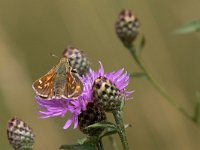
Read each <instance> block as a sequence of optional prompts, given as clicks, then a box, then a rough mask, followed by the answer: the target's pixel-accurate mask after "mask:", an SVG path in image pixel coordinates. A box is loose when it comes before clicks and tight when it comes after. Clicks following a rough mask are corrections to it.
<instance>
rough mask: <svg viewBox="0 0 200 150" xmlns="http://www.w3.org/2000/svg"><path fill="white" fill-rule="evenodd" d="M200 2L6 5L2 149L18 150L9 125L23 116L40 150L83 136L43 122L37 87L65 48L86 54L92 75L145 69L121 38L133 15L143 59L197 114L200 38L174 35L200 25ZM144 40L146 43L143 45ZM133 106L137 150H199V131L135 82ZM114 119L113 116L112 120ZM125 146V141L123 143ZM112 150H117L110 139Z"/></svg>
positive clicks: (50, 0)
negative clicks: (125, 17) (123, 23)
mask: <svg viewBox="0 0 200 150" xmlns="http://www.w3.org/2000/svg"><path fill="white" fill-rule="evenodd" d="M199 7H200V2H199V1H197V0H190V1H183V0H168V1H167V0H139V1H138V0H43V1H41V0H34V1H33V0H32V1H31V0H0V149H1V150H11V147H10V146H9V144H8V141H7V139H6V123H7V121H8V120H9V118H10V117H12V116H18V117H19V118H21V119H23V120H25V121H26V122H27V123H28V124H29V125H31V126H32V127H33V129H34V132H35V134H36V143H35V150H55V149H58V147H59V146H60V145H61V144H64V143H67V144H72V143H75V142H76V139H77V138H80V137H81V136H83V134H82V133H81V132H80V131H78V130H73V128H70V129H69V130H63V129H62V127H63V125H64V123H65V121H66V118H59V117H58V118H49V119H39V115H38V110H39V109H38V105H37V103H36V102H35V100H34V92H33V90H32V88H31V84H32V82H33V81H34V80H36V79H37V78H38V77H40V76H41V75H43V74H44V73H46V72H47V71H48V70H49V69H50V68H51V67H52V66H53V65H55V64H56V63H57V62H58V60H57V59H55V58H52V57H51V56H50V55H49V54H50V53H54V54H56V55H58V56H60V55H61V52H62V50H63V49H64V48H66V47H68V46H75V47H77V48H79V49H83V50H84V52H85V53H86V55H87V56H88V58H89V59H90V61H91V62H92V68H93V69H97V68H98V67H99V64H98V61H99V60H100V61H101V62H102V63H103V65H104V67H105V70H106V71H113V70H118V69H120V68H122V67H123V68H125V69H126V70H127V71H128V72H130V73H131V72H132V71H137V70H138V67H137V65H136V64H135V62H134V61H133V59H132V57H131V56H130V54H129V52H128V51H127V50H126V49H125V48H124V47H123V45H122V44H121V43H120V41H119V40H118V38H117V37H116V35H115V30H114V23H115V21H116V18H117V15H118V13H119V12H120V11H121V10H122V9H124V8H129V9H131V10H133V11H134V12H135V14H136V15H137V16H138V18H139V20H140V23H141V32H142V33H143V34H145V36H146V39H147V44H146V47H145V50H144V52H143V54H142V56H143V58H144V61H145V63H146V64H147V66H148V67H149V68H150V70H151V72H152V74H153V75H154V76H155V78H157V79H158V81H159V82H160V83H161V84H162V85H163V86H164V87H165V88H166V89H167V90H168V92H169V94H170V95H171V96H173V97H175V99H176V102H177V103H178V104H179V105H181V106H183V107H184V108H185V109H186V110H187V111H189V112H190V113H193V107H194V104H195V101H196V99H195V92H196V91H197V90H200V82H199V77H200V71H199V64H200V59H199V58H200V35H199V33H193V34H187V35H175V34H173V33H172V31H174V30H175V29H176V28H178V27H179V26H181V25H182V24H184V23H185V22H188V21H191V20H194V19H197V18H199V17H200V15H199ZM138 39H139V38H138ZM129 89H130V90H132V89H134V90H135V93H134V94H133V97H134V100H133V101H129V102H127V103H126V104H127V105H126V107H125V112H124V115H125V118H124V119H125V122H126V123H130V124H132V128H128V129H127V136H128V141H129V144H130V149H131V150H134V149H135V150H147V149H148V150H198V149H200V142H199V140H200V127H197V126H195V125H194V124H193V123H192V122H190V121H189V120H188V119H187V118H185V117H184V116H183V115H181V114H180V113H179V112H178V111H177V110H175V109H174V108H173V107H172V106H171V105H169V104H168V103H167V102H166V100H165V99H164V98H163V97H162V96H160V95H159V94H158V93H157V91H155V89H154V88H153V87H152V86H151V85H150V84H149V83H148V82H147V81H145V80H142V79H132V81H131V82H130V86H129ZM109 116H110V118H112V116H111V115H109ZM116 138H117V141H118V144H119V146H120V149H121V148H122V147H121V144H120V143H119V139H118V136H116ZM103 142H104V143H105V149H110V146H109V142H108V139H107V138H105V139H104V141H103Z"/></svg>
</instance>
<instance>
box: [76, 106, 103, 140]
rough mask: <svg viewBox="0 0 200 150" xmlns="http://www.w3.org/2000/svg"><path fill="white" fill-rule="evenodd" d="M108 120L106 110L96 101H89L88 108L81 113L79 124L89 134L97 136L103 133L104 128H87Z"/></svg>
mask: <svg viewBox="0 0 200 150" xmlns="http://www.w3.org/2000/svg"><path fill="white" fill-rule="evenodd" d="M103 121H106V114H105V111H103V110H101V109H100V108H99V107H98V106H97V105H95V104H94V103H88V105H87V109H86V110H84V111H82V112H81V114H80V115H79V116H78V126H79V129H80V130H81V131H82V132H83V133H84V134H87V135H89V136H95V135H99V134H101V132H102V131H103V129H101V128H96V129H93V128H91V129H87V128H86V127H88V126H89V125H92V124H95V123H100V122H103Z"/></svg>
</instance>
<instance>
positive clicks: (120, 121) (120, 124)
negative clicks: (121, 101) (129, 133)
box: [112, 110, 129, 150]
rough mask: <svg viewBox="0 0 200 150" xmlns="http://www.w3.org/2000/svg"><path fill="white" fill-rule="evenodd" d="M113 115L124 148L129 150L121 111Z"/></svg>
mask: <svg viewBox="0 0 200 150" xmlns="http://www.w3.org/2000/svg"><path fill="white" fill-rule="evenodd" d="M112 113H113V116H114V118H115V122H116V126H117V129H118V134H119V137H120V140H121V142H122V145H123V148H124V150H129V147H128V141H127V138H126V133H125V128H124V122H123V117H122V114H121V111H118V110H114V111H113V112H112Z"/></svg>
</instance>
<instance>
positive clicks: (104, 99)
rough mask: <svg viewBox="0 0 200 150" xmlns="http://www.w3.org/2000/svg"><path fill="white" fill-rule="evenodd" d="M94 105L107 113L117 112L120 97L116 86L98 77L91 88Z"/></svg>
mask: <svg viewBox="0 0 200 150" xmlns="http://www.w3.org/2000/svg"><path fill="white" fill-rule="evenodd" d="M92 90H93V98H94V102H95V104H96V105H97V106H98V107H100V108H102V109H103V110H105V111H107V112H111V111H114V110H119V109H120V106H121V102H122V98H123V97H122V95H121V93H120V90H119V89H117V87H116V85H115V84H114V83H112V82H111V81H110V80H108V79H107V78H106V77H99V78H97V79H96V80H95V81H94V84H93V86H92Z"/></svg>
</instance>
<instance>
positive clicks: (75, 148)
mask: <svg viewBox="0 0 200 150" xmlns="http://www.w3.org/2000/svg"><path fill="white" fill-rule="evenodd" d="M60 149H68V150H96V146H95V145H93V144H83V145H79V144H75V145H61V146H60Z"/></svg>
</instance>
